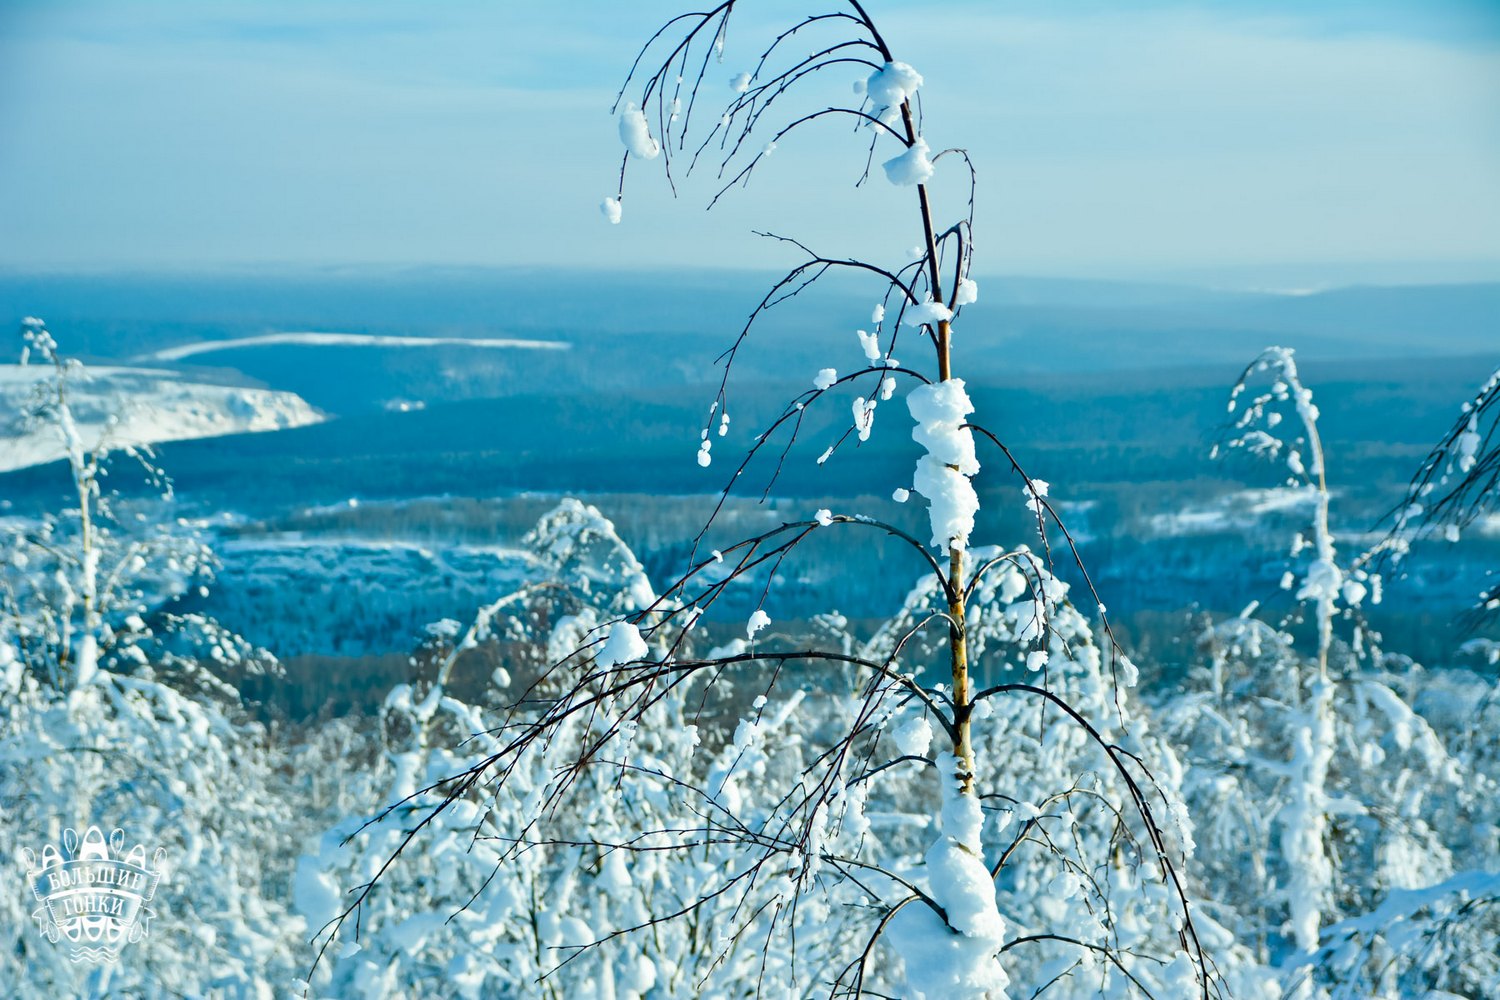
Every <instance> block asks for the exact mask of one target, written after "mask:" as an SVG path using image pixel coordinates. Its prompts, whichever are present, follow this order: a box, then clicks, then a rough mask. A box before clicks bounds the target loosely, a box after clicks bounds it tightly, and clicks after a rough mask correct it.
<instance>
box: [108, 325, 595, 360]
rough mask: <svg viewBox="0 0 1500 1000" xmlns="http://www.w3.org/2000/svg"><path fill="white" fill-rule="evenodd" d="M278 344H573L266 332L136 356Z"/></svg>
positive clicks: (170, 356) (537, 347) (555, 347)
mask: <svg viewBox="0 0 1500 1000" xmlns="http://www.w3.org/2000/svg"><path fill="white" fill-rule="evenodd" d="M275 344H301V345H304V346H309V347H438V346H452V345H458V346H462V347H490V348H520V349H523V350H533V351H566V350H567V349H568V348H570V347H572V346H573V345H572V344H569V343H568V342H567V341H564V340H525V339H522V338H519V337H398V336H383V335H380V334H373V333H315V332H311V331H306V332H284V333H263V334H260V335H258V336H254V337H235V338H232V339H230V340H203V341H198V342H196V343H192V344H179V345H177V346H176V347H167V348H163V349H162V350H160V351H152V352H151V353H149V354H142V355H141V356H140V357H138V358H135V359H134V360H135V361H181V360H182V359H183V358H190V357H192V356H193V355H195V354H209V353H212V352H214V351H232V350H236V349H239V348H243V347H269V346H272V345H275Z"/></svg>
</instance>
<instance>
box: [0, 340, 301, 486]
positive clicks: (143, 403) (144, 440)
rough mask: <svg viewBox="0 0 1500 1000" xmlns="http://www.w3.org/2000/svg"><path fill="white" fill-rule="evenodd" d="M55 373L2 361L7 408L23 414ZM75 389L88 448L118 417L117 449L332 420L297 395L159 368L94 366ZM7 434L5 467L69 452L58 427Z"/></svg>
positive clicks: (1, 464)
mask: <svg viewBox="0 0 1500 1000" xmlns="http://www.w3.org/2000/svg"><path fill="white" fill-rule="evenodd" d="M52 373H53V368H52V367H51V366H50V365H0V412H4V413H19V412H21V410H22V409H23V408H24V407H25V406H26V405H27V404H28V403H29V401H30V398H31V394H32V390H33V386H35V385H36V383H37V382H38V381H40V380H41V379H43V378H46V377H48V376H50V375H51V374H52ZM68 391H69V394H70V401H71V403H72V408H73V416H74V420H75V422H76V424H77V429H78V434H79V437H80V439H81V440H82V442H83V444H84V446H85V447H93V446H94V445H96V444H98V443H99V442H100V441H101V439H103V438H104V437H105V427H106V421H107V420H108V419H109V418H110V417H111V416H115V417H117V418H118V422H117V423H116V424H115V425H114V426H113V428H112V429H111V430H110V432H109V434H108V445H109V447H110V448H111V449H112V450H113V449H118V448H124V447H133V446H138V445H145V444H156V443H158V442H162V441H186V440H191V439H194V438H207V437H218V436H220V435H223V434H244V433H248V432H258V431H277V430H285V429H288V428H292V427H302V426H305V425H307V424H316V423H319V422H321V421H322V420H323V419H324V418H323V415H322V414H320V413H319V412H318V411H317V410H315V409H313V407H312V406H311V405H309V404H308V402H307V401H306V400H304V399H303V398H302V397H301V396H298V395H297V394H296V393H292V392H279V391H275V390H271V389H247V388H242V387H239V386H225V385H209V384H206V383H201V382H194V381H191V380H189V379H187V378H185V377H184V376H182V375H179V374H178V373H176V372H169V371H162V370H160V369H153V368H126V367H116V366H100V367H95V368H89V369H87V374H86V376H85V377H81V378H74V379H71V380H70V381H69V387H68ZM0 432H3V434H4V436H5V437H7V438H9V440H8V441H7V443H6V447H5V448H4V449H3V450H0V472H11V471H13V470H15V469H24V468H27V467H28V466H32V465H44V464H46V463H47V462H53V461H56V460H57V459H59V458H63V457H64V456H65V455H66V454H67V452H66V450H65V445H64V444H63V441H62V439H61V437H60V436H59V435H58V433H57V430H56V428H55V427H52V426H43V427H38V428H35V429H29V430H28V429H22V428H20V427H14V428H11V429H8V430H6V429H4V428H0Z"/></svg>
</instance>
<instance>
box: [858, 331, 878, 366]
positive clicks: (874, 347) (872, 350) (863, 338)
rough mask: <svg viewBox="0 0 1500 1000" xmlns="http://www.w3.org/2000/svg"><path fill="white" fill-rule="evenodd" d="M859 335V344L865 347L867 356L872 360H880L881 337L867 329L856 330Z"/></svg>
mask: <svg viewBox="0 0 1500 1000" xmlns="http://www.w3.org/2000/svg"><path fill="white" fill-rule="evenodd" d="M854 332H855V333H856V334H858V335H859V346H860V347H862V348H863V349H864V352H865V358H866V359H867V360H870V361H879V360H880V338H879V337H877V336H875V334H873V333H869V332H868V331H865V330H855V331H854Z"/></svg>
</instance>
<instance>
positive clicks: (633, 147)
mask: <svg viewBox="0 0 1500 1000" xmlns="http://www.w3.org/2000/svg"><path fill="white" fill-rule="evenodd" d="M620 141H621V142H623V143H624V144H625V148H626V149H628V150H630V155H631V156H634V157H635V158H636V159H639V160H654V159H656V157H657V155H658V154H660V153H661V143H659V142H657V141H656V140H655V139H654V138H652V136H651V129H650V128H649V127H648V126H647V125H646V115H645V113H644V112H643V111H641V109H640V108H638V107H636V106H635V105H634V104H627V105H625V110H624V111H622V112H620Z"/></svg>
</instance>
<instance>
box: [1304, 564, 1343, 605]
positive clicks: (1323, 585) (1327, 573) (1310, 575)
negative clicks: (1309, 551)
mask: <svg viewBox="0 0 1500 1000" xmlns="http://www.w3.org/2000/svg"><path fill="white" fill-rule="evenodd" d="M1343 583H1344V575H1343V574H1342V573H1341V572H1339V568H1338V566H1336V565H1334V562H1333V560H1332V559H1327V558H1320V559H1315V560H1313V563H1312V565H1311V566H1309V567H1307V575H1306V576H1305V577H1303V578H1302V586H1301V587H1300V588H1299V589H1298V590H1297V600H1299V601H1306V600H1314V601H1335V600H1337V599H1338V596H1339V590H1340V588H1341V587H1342V586H1343Z"/></svg>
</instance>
